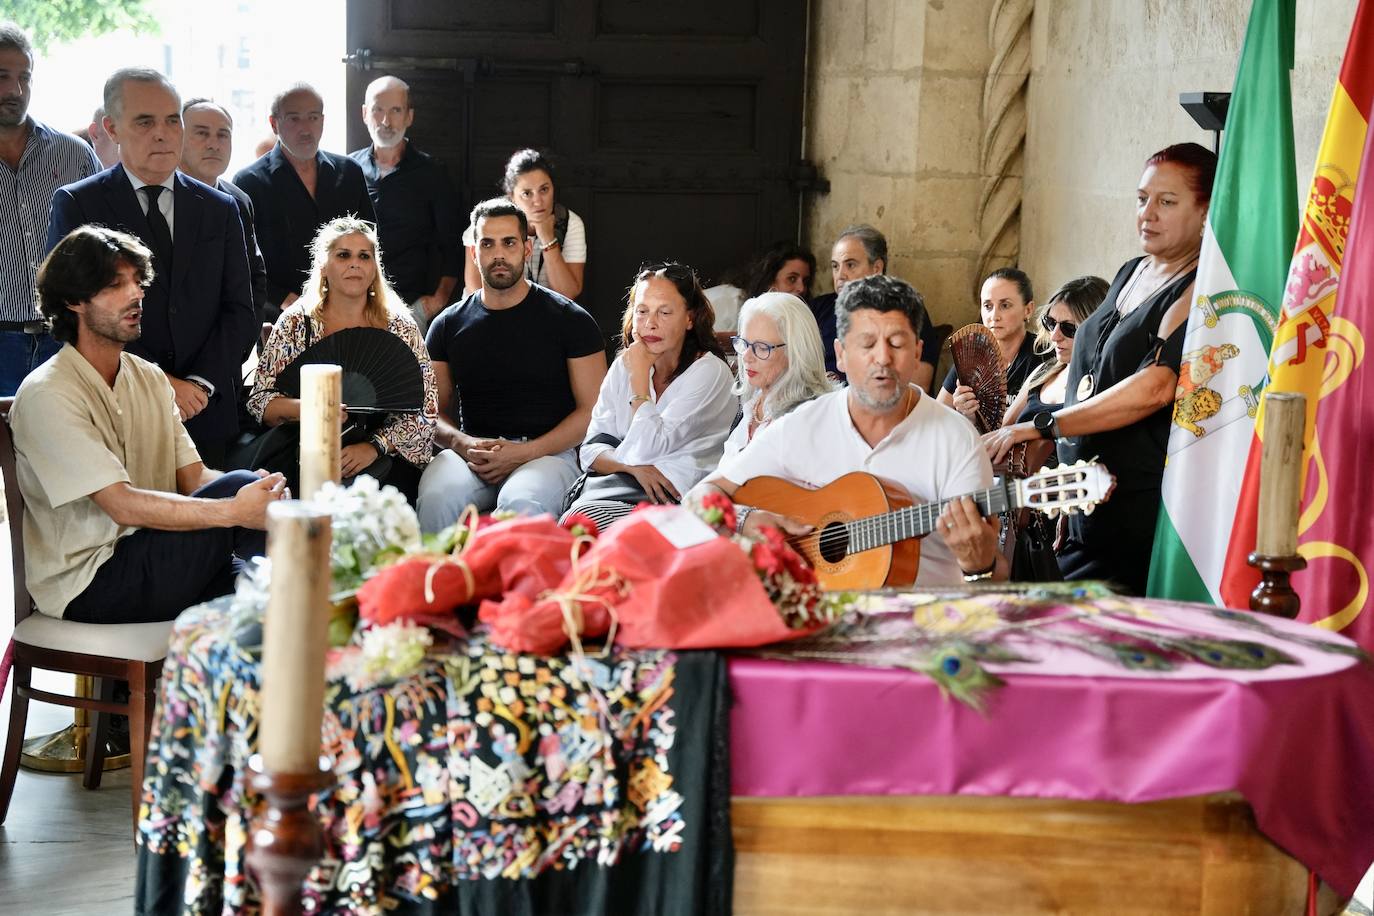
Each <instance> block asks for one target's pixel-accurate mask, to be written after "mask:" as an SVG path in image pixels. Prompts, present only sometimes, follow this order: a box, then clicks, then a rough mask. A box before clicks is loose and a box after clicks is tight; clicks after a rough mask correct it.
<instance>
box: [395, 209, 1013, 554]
mask: <svg viewBox="0 0 1374 916" xmlns="http://www.w3.org/2000/svg"><path fill="white" fill-rule="evenodd" d="M469 224H470V225H471V226H473V227H474V229H473V231H474V233H475V236H476V240H477V245H476V248H475V251H474V254H473V259H474V260H475V261H476V263H477V269H478V273H479V274H480V275H481V278H482V288H481V289H478V290H475V291H474V292H473V293H472V294H471V295H470V296H468V297H467V298H466V299H464V300H463V301H462V302H458V303H455V304H454V305H451V306H449V307H448V308H447V309H445V310H444V312H443V313H441V314H440V315H439V317H438V318H436V319H435V320H434V323H433V324H431V325H430V328H429V335H428V336H427V337H426V339H425V343H426V345H427V346H428V348H429V355H430V359H431V360H432V361H433V365H434V381H435V385H436V386H437V388H438V390H439V420H438V429H437V432H436V435H435V439H436V440H437V441H438V442H439V443H440V444H441V445H443V446H445V448H444V450H443V451H442V452H440V453H439V454H438V455H436V456H435V458H434V460H433V461H432V462H430V464H429V467H427V468H426V469H425V474H424V477H422V478H421V479H420V498H419V501H418V502H417V504H416V510H417V512H418V513H419V516H420V527H421V528H422V529H423V530H425V531H439V530H441V529H443V528H445V527H447V526H448V525H451V524H453V522H455V521H457V520H458V516H459V515H460V514H461V513H462V511H463V509H464V508H465V507H466V506H467V505H469V504H472V505H475V506H476V507H477V508H478V509H479V510H481V511H484V512H486V511H490V510H492V509H504V510H510V511H513V512H519V513H523V514H530V515H534V514H539V513H542V512H552V513H557V512H558V510H559V509H560V508H561V505H562V501H563V494H564V493H565V492H567V490H568V487H570V486H571V485H572V484H573V482H574V481H575V480H576V479H577V474H578V465H577V446H578V445H580V444H581V442H582V437H583V436H584V435H586V432H587V424H588V423H589V422H590V420H591V415H592V407H593V406H595V404H596V398H597V393H598V392H599V391H600V389H601V379H602V378H603V377H604V376H605V374H606V354H605V351H604V350H603V344H602V340H601V331H600V330H599V329H598V328H597V326H596V321H595V320H594V319H593V318H592V317H591V315H589V314H587V312H585V311H584V310H583V309H582V307H581V306H579V305H578V304H577V303H576V302H573V301H572V300H571V299H568V298H566V297H564V296H560V295H559V294H558V293H555V292H553V291H552V290H549V289H545V288H544V287H542V286H539V285H538V284H535V283H530V282H529V281H528V280H526V279H525V259H526V258H527V257H529V254H530V241H529V227H528V224H527V223H526V221H525V214H524V212H523V211H521V210H520V209H519V208H518V207H516V206H515V204H513V203H511V202H510V201H509V200H507V199H505V198H504V197H498V198H495V199H493V200H488V201H483V202H482V203H480V204H478V205H477V206H476V207H474V208H473V211H472V219H471V221H470V223H469ZM965 425H967V424H965ZM975 438H976V437H975ZM975 444H976V442H975ZM980 454H981V449H980ZM986 460H987V459H986V458H985V459H984V461H985V462H986Z"/></svg>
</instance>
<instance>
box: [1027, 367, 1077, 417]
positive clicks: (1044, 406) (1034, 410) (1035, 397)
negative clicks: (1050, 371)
mask: <svg viewBox="0 0 1374 916" xmlns="http://www.w3.org/2000/svg"><path fill="white" fill-rule="evenodd" d="M1059 371H1061V372H1067V371H1069V370H1067V369H1061V370H1059ZM1047 383H1048V380H1046V381H1045V382H1041V383H1040V384H1038V385H1036V386H1035V387H1034V388H1032V389H1030V390H1029V391H1027V392H1026V406H1025V407H1023V408H1021V413H1020V415H1019V416H1018V417H1017V418H1016V422H1017V423H1030V422H1031V421H1032V420H1034V419H1035V415H1036V414H1038V413H1055V412H1056V411H1059V410H1063V409H1064V405H1063V404H1050V403H1047V402H1046V401H1044V400H1043V399H1041V397H1040V391H1041V389H1043V388H1044V387H1045V385H1046V384H1047Z"/></svg>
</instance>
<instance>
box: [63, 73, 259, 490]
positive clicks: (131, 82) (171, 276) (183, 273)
mask: <svg viewBox="0 0 1374 916" xmlns="http://www.w3.org/2000/svg"><path fill="white" fill-rule="evenodd" d="M105 129H106V131H108V132H109V134H110V136H111V137H112V138H113V139H114V140H115V141H116V142H117V143H118V144H119V162H118V163H117V164H115V165H114V166H112V167H110V168H108V169H106V170H105V171H103V172H100V173H98V174H96V175H92V176H91V177H90V178H86V179H84V180H82V181H78V182H75V183H74V184H69V185H66V186H64V187H61V188H58V189H57V191H56V192H55V193H54V194H53V199H52V217H51V219H50V221H49V224H48V240H47V250H48V251H51V250H52V249H53V248H55V247H57V243H58V242H60V241H61V240H62V239H63V238H65V237H66V235H67V233H69V232H71V231H72V230H73V229H75V228H76V227H78V226H81V225H84V224H87V223H99V224H101V225H104V226H108V227H110V228H112V229H120V230H123V231H125V232H128V233H130V234H132V235H135V236H137V237H138V238H140V239H141V240H142V241H143V242H144V243H145V244H146V245H147V246H148V247H149V249H151V250H152V252H153V270H154V274H155V276H154V279H153V282H152V285H151V286H149V287H148V290H147V293H146V295H145V296H144V299H143V336H142V337H141V338H140V339H139V340H138V341H136V342H134V343H131V344H130V345H129V352H131V353H133V354H135V355H137V356H142V357H143V358H145V359H148V360H150V361H152V362H154V363H157V365H158V366H159V367H161V369H162V371H163V372H165V373H166V374H167V380H168V381H169V382H171V384H172V390H173V393H174V394H175V396H176V406H177V410H178V411H179V412H180V414H181V417H182V419H183V420H184V421H185V423H186V431H187V432H189V433H190V434H191V438H192V440H193V441H194V442H195V444H196V447H197V449H199V451H200V453H201V455H202V457H204V458H205V459H206V463H207V465H209V466H211V467H213V466H215V465H216V464H217V463H218V462H219V461H220V459H221V458H222V457H223V455H224V450H225V448H226V446H227V445H228V444H229V443H230V442H231V441H232V440H233V438H234V437H235V436H236V435H237V434H238V409H237V398H236V396H235V388H236V386H237V385H239V383H240V380H239V372H240V366H241V364H242V358H243V354H244V353H245V352H246V351H247V350H248V348H250V347H251V346H252V345H253V341H254V340H256V339H257V332H258V323H257V319H256V317H255V316H254V314H253V294H252V286H251V280H250V277H249V269H248V255H247V252H246V249H245V247H244V241H243V226H242V225H241V224H240V222H239V210H238V205H237V204H236V203H234V199H233V198H232V197H230V196H229V195H227V194H223V193H221V192H219V191H216V190H215V189H214V188H211V187H207V186H206V185H204V184H202V183H201V182H199V181H196V180H195V179H192V178H188V177H186V176H185V175H181V174H179V173H178V172H177V165H178V163H180V161H181V145H182V123H181V100H180V98H179V97H178V96H177V91H176V89H175V87H173V86H172V84H171V83H170V82H168V80H167V78H166V77H165V76H163V75H162V74H161V73H158V72H157V71H156V70H149V69H146V68H142V67H129V68H125V69H122V70H117V71H116V72H115V73H114V74H113V75H112V76H111V77H110V78H109V79H108V80H107V81H106V83H105Z"/></svg>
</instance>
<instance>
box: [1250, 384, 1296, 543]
mask: <svg viewBox="0 0 1374 916" xmlns="http://www.w3.org/2000/svg"><path fill="white" fill-rule="evenodd" d="M1306 421H1307V397H1306V396H1305V395H1301V394H1298V393H1297V392H1292V391H1270V392H1268V393H1267V394H1265V396H1264V447H1263V450H1262V451H1261V453H1260V489H1259V519H1258V529H1259V530H1258V532H1257V533H1256V537H1255V552H1256V553H1258V554H1260V555H1261V556H1267V557H1290V556H1294V555H1296V554H1297V552H1298V513H1299V509H1300V506H1301V502H1302V476H1303V475H1302V471H1303V462H1302V436H1303V427H1304V425H1305V424H1306Z"/></svg>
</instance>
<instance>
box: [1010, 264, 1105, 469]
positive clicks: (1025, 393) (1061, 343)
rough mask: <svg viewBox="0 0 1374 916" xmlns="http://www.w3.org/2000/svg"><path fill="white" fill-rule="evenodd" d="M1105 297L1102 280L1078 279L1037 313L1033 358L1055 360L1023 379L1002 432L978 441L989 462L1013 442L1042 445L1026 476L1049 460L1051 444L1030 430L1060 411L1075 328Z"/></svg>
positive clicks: (1069, 283)
mask: <svg viewBox="0 0 1374 916" xmlns="http://www.w3.org/2000/svg"><path fill="white" fill-rule="evenodd" d="M1106 296H1107V281H1106V280H1103V279H1102V278H1101V277H1077V278H1075V279H1073V280H1070V281H1069V282H1067V283H1065V284H1064V285H1063V286H1061V287H1059V289H1057V290H1055V292H1054V295H1053V296H1050V298H1049V301H1048V302H1046V303H1045V305H1043V306H1041V308H1040V310H1039V317H1038V321H1037V323H1038V325H1039V330H1038V331H1036V334H1035V342H1034V347H1035V352H1036V353H1037V354H1040V355H1042V356H1044V355H1048V354H1050V353H1053V354H1054V359H1052V360H1047V361H1046V362H1043V363H1041V364H1040V365H1039V367H1038V368H1036V369H1035V370H1034V371H1033V372H1031V374H1030V377H1029V378H1027V379H1026V382H1025V384H1024V385H1022V386H1021V390H1020V392H1018V393H1017V395H1016V398H1015V400H1013V401H1012V402H1011V405H1010V406H1009V407H1007V413H1006V416H1005V417H1003V418H1002V427H1001V428H1000V429H994V430H993V431H992V432H990V433H988V434H986V435H985V436H983V444H984V445H986V446H987V450H988V456H989V457H990V458H992V459H993V463H994V464H998V463H1000V462H1001V461H1002V459H1004V458H1005V457H1006V454H1007V452H1009V451H1010V450H1011V447H1012V446H1013V445H1016V444H1017V443H1018V442H1031V441H1043V442H1045V443H1046V445H1047V447H1046V448H1045V449H1044V450H1043V453H1042V454H1040V455H1038V456H1034V457H1033V458H1032V460H1031V461H1030V465H1031V466H1030V468H1029V470H1031V471H1036V470H1039V469H1040V468H1041V467H1042V466H1043V465H1044V464H1045V463H1046V461H1047V459H1051V458H1052V456H1053V452H1054V448H1053V443H1052V442H1050V441H1049V440H1047V439H1041V437H1040V432H1039V431H1038V430H1037V429H1036V428H1035V426H1034V422H1033V421H1034V419H1035V416H1036V415H1037V414H1040V413H1044V412H1049V413H1053V412H1054V411H1057V410H1058V409H1059V408H1061V407H1063V406H1064V392H1065V389H1066V387H1067V383H1068V379H1069V375H1068V372H1066V371H1065V370H1066V369H1068V368H1069V359H1070V357H1072V356H1073V342H1074V338H1075V336H1076V335H1077V334H1078V327H1079V325H1081V324H1082V323H1083V322H1085V321H1087V320H1088V316H1090V315H1091V314H1092V313H1093V312H1095V311H1097V307H1098V306H1099V305H1101V304H1102V300H1103V299H1104V298H1106Z"/></svg>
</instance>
